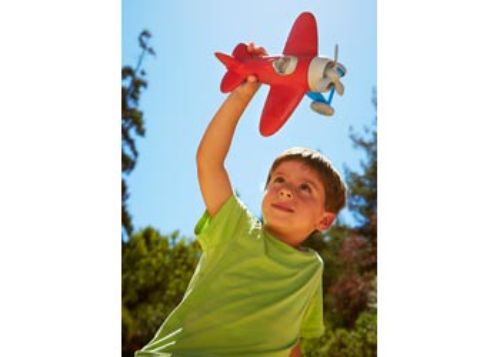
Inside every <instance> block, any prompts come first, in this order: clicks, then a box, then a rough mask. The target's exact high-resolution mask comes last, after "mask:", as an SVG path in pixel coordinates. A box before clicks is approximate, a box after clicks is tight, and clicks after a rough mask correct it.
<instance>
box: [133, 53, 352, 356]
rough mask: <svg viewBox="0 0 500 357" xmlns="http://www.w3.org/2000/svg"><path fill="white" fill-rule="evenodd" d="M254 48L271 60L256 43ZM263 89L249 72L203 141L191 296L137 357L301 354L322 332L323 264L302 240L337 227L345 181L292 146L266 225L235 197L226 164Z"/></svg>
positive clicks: (274, 180) (267, 206)
mask: <svg viewBox="0 0 500 357" xmlns="http://www.w3.org/2000/svg"><path fill="white" fill-rule="evenodd" d="M247 50H248V51H249V52H250V53H253V54H256V55H263V54H265V51H264V50H263V49H262V48H256V47H255V46H254V45H253V44H250V45H249V46H248V48H247ZM258 87H259V84H258V82H257V79H256V78H255V77H254V76H249V77H248V78H247V81H246V82H245V83H243V84H242V85H240V86H239V87H238V88H237V89H235V90H234V91H233V92H232V93H231V94H230V95H229V97H228V98H227V99H226V101H225V102H224V103H223V105H222V106H221V107H220V109H219V110H218V112H217V113H216V114H215V116H214V118H213V119H212V121H211V122H210V124H209V126H208V128H207V129H206V132H205V134H204V136H203V138H202V140H201V143H200V145H199V148H198V153H197V167H198V179H199V183H200V188H201V192H202V195H203V200H204V202H205V205H206V212H205V213H204V215H203V217H202V218H201V219H200V221H199V222H198V224H197V225H196V228H195V232H196V235H197V239H198V241H199V242H200V244H201V247H202V250H203V254H202V256H201V258H200V261H199V263H198V266H197V268H196V271H195V272H194V275H193V277H192V279H191V281H190V283H189V286H188V288H187V290H186V293H185V295H184V298H183V300H182V301H181V303H180V304H179V305H178V306H177V307H176V308H175V309H174V311H173V312H172V313H171V314H170V315H169V316H168V317H167V319H166V320H165V322H164V323H163V325H162V326H161V327H160V329H159V330H158V332H157V333H156V335H155V336H154V338H153V340H152V341H150V342H149V343H148V344H147V345H146V346H145V347H144V348H143V349H142V350H141V351H138V352H136V357H144V356H266V357H267V356H269V357H271V356H276V357H277V356H300V345H299V339H300V337H309V338H312V337H319V336H321V335H322V333H323V329H324V327H323V310H322V309H323V303H322V279H321V276H322V271H323V262H322V260H321V258H320V257H319V255H318V254H317V253H316V252H314V251H313V250H311V249H301V248H300V244H301V243H302V242H303V241H304V240H306V239H307V238H308V237H309V236H310V235H311V234H313V233H314V232H316V231H324V230H326V229H328V228H329V227H330V225H331V224H332V223H333V221H334V220H335V217H336V215H337V213H338V212H339V210H340V209H341V208H342V207H343V206H344V205H345V200H346V189H345V185H344V183H343V182H342V179H341V178H340V175H339V174H338V173H337V171H335V169H334V168H333V167H332V165H331V164H330V162H329V161H328V160H327V159H326V158H325V157H323V156H322V155H321V154H319V153H317V152H315V151H312V150H308V149H301V148H293V149H290V150H287V151H285V152H284V153H283V154H282V155H280V156H279V157H278V158H277V159H276V160H275V162H274V163H273V165H272V167H271V170H270V172H269V176H268V179H267V184H266V191H265V193H264V198H263V201H262V214H263V223H260V222H259V221H258V220H257V219H256V218H255V217H254V216H252V214H251V213H250V212H249V211H248V210H247V209H246V208H245V206H244V205H243V204H242V203H241V202H240V201H239V199H238V198H236V197H235V195H234V193H233V190H232V187H231V183H230V181H229V176H228V173H227V172H226V170H225V168H224V160H225V158H226V155H227V153H228V151H229V147H230V145H231V140H232V138H233V134H234V131H235V128H236V124H237V122H238V120H239V118H240V116H241V114H242V113H243V111H244V109H245V108H246V106H247V105H248V103H249V101H250V100H251V98H252V97H253V95H254V94H255V92H256V91H257V89H258Z"/></svg>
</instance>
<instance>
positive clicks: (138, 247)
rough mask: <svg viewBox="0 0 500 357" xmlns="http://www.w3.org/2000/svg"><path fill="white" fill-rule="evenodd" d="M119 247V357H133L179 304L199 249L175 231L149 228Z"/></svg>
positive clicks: (198, 255) (199, 252)
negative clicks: (120, 255) (120, 337)
mask: <svg viewBox="0 0 500 357" xmlns="http://www.w3.org/2000/svg"><path fill="white" fill-rule="evenodd" d="M122 247H123V251H122V351H123V352H122V353H123V354H122V355H123V356H133V352H134V351H135V350H137V349H139V348H141V347H143V346H144V345H145V344H146V343H147V342H149V341H150V340H151V339H152V338H153V335H154V333H155V332H156V331H157V330H158V328H159V327H160V325H161V323H162V322H163V321H164V320H165V318H166V317H167V316H168V314H169V313H170V312H171V311H172V310H173V309H174V308H175V306H177V305H178V304H179V303H180V302H181V300H182V298H183V296H184V293H185V291H186V288H187V285H188V283H189V281H190V279H191V276H192V274H193V272H194V269H195V268H196V264H197V262H198V260H199V257H200V255H201V248H200V247H199V245H198V243H197V241H188V240H186V239H184V238H181V239H179V233H178V232H174V233H172V234H170V235H161V234H160V233H159V232H158V231H157V230H155V229H154V228H151V227H148V228H146V229H144V230H141V231H140V232H137V233H134V234H132V236H131V237H130V239H129V240H128V241H127V242H124V243H123V245H122Z"/></svg>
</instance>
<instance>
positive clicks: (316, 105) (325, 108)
mask: <svg viewBox="0 0 500 357" xmlns="http://www.w3.org/2000/svg"><path fill="white" fill-rule="evenodd" d="M311 109H312V110H314V111H315V112H316V113H319V114H322V115H326V116H332V115H333V114H334V113H335V110H334V109H333V108H332V107H331V106H329V105H328V104H326V103H323V102H317V101H313V102H312V103H311Z"/></svg>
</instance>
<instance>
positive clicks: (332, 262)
mask: <svg viewBox="0 0 500 357" xmlns="http://www.w3.org/2000/svg"><path fill="white" fill-rule="evenodd" d="M373 104H374V106H375V108H376V104H377V101H376V94H375V93H374V99H373ZM350 137H351V139H352V141H353V145H354V147H355V148H357V149H360V150H363V151H364V153H365V154H366V157H365V159H364V160H363V161H362V162H361V170H360V171H359V172H358V171H354V170H351V169H349V168H345V169H344V170H345V180H346V184H347V186H348V188H349V198H348V208H349V209H350V211H351V212H353V214H354V216H355V218H356V224H355V225H353V226H349V225H347V224H345V223H342V222H337V224H336V225H335V226H333V227H332V228H331V229H330V230H329V231H328V232H326V234H323V235H316V236H314V237H312V238H310V239H309V240H308V241H307V242H306V244H307V245H308V246H309V247H311V248H313V249H315V250H316V251H318V252H319V254H320V255H321V257H322V258H323V262H324V273H323V304H324V308H323V311H324V321H325V334H324V335H323V336H322V337H321V338H320V339H312V340H305V341H304V344H303V345H302V352H303V354H304V356H332V355H333V356H376V316H377V312H376V276H377V250H376V248H377V131H376V117H375V125H373V127H372V128H365V130H364V135H360V134H357V133H353V132H352V131H351V135H350Z"/></svg>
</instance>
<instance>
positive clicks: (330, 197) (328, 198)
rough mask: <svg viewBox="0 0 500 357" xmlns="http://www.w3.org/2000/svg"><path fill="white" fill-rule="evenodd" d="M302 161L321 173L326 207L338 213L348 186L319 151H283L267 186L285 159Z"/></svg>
mask: <svg viewBox="0 0 500 357" xmlns="http://www.w3.org/2000/svg"><path fill="white" fill-rule="evenodd" d="M292 160H293V161H300V162H302V163H304V164H305V165H307V166H308V167H310V168H311V169H313V170H314V171H315V172H317V173H318V174H319V177H320V179H321V182H322V183H323V187H324V189H325V209H326V210H327V211H328V212H332V213H335V214H337V213H338V212H339V211H340V210H341V209H342V207H344V206H345V204H346V200H347V188H346V185H345V183H344V181H343V180H342V177H341V176H340V174H339V172H338V171H337V170H336V169H335V167H333V165H332V163H331V162H330V160H328V158H327V157H326V156H324V155H323V154H321V153H320V152H318V151H315V150H312V149H307V148H303V147H293V148H290V149H288V150H285V151H284V152H282V153H281V154H280V155H278V157H277V158H276V159H275V160H274V162H273V164H272V166H271V169H270V170H269V174H268V175H267V181H266V187H267V185H268V184H269V180H270V179H271V175H272V173H273V171H274V170H275V169H276V168H277V167H278V166H279V165H280V164H281V163H282V162H285V161H292Z"/></svg>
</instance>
